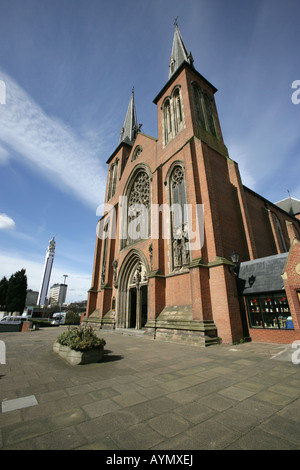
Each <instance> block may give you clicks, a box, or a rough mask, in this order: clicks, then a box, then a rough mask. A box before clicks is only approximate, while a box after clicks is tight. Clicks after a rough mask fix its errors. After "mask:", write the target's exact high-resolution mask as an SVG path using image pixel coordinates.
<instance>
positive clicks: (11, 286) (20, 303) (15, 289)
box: [6, 269, 27, 313]
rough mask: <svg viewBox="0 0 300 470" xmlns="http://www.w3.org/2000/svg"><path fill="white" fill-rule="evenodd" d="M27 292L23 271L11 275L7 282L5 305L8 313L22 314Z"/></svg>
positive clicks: (25, 277) (24, 272)
mask: <svg viewBox="0 0 300 470" xmlns="http://www.w3.org/2000/svg"><path fill="white" fill-rule="evenodd" d="M26 292H27V276H26V271H25V269H21V270H20V271H17V272H16V273H15V274H12V275H11V276H10V278H9V281H8V289H7V297H6V304H7V310H8V312H20V313H23V310H24V308H25V300H26Z"/></svg>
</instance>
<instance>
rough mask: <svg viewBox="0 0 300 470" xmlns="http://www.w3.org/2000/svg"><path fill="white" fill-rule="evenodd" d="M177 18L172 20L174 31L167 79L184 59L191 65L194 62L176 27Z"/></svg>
mask: <svg viewBox="0 0 300 470" xmlns="http://www.w3.org/2000/svg"><path fill="white" fill-rule="evenodd" d="M177 18H178V17H177ZM177 18H175V22H174V25H175V31H174V38H173V46H172V52H171V58H170V63H169V79H170V78H171V76H172V75H173V73H174V72H175V71H176V70H177V69H178V67H180V65H181V64H182V63H183V62H184V61H185V62H188V63H189V64H190V65H193V62H194V59H193V56H192V53H191V52H190V53H188V51H187V49H186V47H185V45H184V42H183V39H182V36H181V34H180V31H179V28H178V22H177Z"/></svg>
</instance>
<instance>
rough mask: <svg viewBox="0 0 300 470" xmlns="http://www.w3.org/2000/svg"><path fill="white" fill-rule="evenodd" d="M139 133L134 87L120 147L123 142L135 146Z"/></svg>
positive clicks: (122, 129)
mask: <svg viewBox="0 0 300 470" xmlns="http://www.w3.org/2000/svg"><path fill="white" fill-rule="evenodd" d="M137 131H138V125H137V118H136V110H135V104H134V87H133V88H132V92H131V97H130V101H129V105H128V108H127V113H126V117H125V121H124V124H123V126H122V128H121V132H120V140H119V145H120V143H121V142H125V143H126V144H130V145H133V143H134V141H135V138H136V135H137Z"/></svg>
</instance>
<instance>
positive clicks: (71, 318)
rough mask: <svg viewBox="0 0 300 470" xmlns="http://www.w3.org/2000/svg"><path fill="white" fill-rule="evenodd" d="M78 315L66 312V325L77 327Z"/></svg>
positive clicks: (78, 322)
mask: <svg viewBox="0 0 300 470" xmlns="http://www.w3.org/2000/svg"><path fill="white" fill-rule="evenodd" d="M79 324H80V315H79V314H78V313H74V312H70V311H69V312H67V314H66V325H79Z"/></svg>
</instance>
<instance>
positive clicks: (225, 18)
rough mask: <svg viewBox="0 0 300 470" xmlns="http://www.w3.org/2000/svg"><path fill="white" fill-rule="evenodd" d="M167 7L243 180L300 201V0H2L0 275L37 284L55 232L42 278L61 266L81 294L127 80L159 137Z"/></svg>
mask: <svg viewBox="0 0 300 470" xmlns="http://www.w3.org/2000/svg"><path fill="white" fill-rule="evenodd" d="M177 16H178V24H179V29H180V32H181V34H182V36H183V40H184V42H185V45H186V47H187V49H188V50H189V51H191V52H192V54H193V57H194V65H195V68H196V69H197V70H198V71H199V72H200V73H201V74H202V75H204V77H205V78H207V79H208V80H209V81H210V82H211V83H212V84H213V85H214V86H215V87H216V88H218V90H219V91H218V92H217V94H216V103H217V107H218V112H219V117H220V121H221V127H222V131H223V137H224V141H225V144H226V145H227V147H228V149H229V154H230V157H231V158H232V159H234V160H235V161H237V162H238V164H239V168H240V172H241V176H242V181H243V183H244V184H245V185H246V186H248V187H250V188H251V189H253V190H254V191H256V192H258V193H259V194H261V195H262V196H264V197H265V198H267V199H269V200H270V201H272V202H277V201H279V200H281V199H284V198H285V197H287V195H288V193H287V190H289V191H290V193H291V196H293V197H295V198H297V199H300V181H299V174H300V158H299V157H300V132H299V129H300V126H299V124H300V104H299V105H295V104H293V103H292V100H291V97H292V93H293V91H294V90H293V89H292V83H293V82H294V81H295V80H300V62H299V44H300V32H299V31H300V28H299V17H300V3H299V1H298V0H284V1H282V0H276V1H275V0H252V1H251V2H246V1H244V0H226V1H225V0H184V1H182V0H163V1H162V0H149V1H148V0H139V1H137V0H125V1H124V0H109V1H108V0H1V1H0V80H1V81H2V82H0V83H2V84H3V83H4V84H5V88H6V95H5V98H6V99H5V104H3V99H2V100H1V96H0V102H1V104H0V278H2V277H3V276H4V275H5V276H7V277H9V276H10V275H11V274H12V273H14V272H15V271H17V270H19V269H22V268H25V269H26V272H27V276H28V287H29V288H31V289H33V290H39V287H40V281H41V277H42V272H43V265H44V258H45V253H46V249H47V246H48V241H49V240H50V239H51V238H52V237H53V236H55V239H56V255H55V260H54V266H53V271H52V276H51V281H50V282H51V284H52V283H55V282H63V275H64V274H67V275H68V276H69V277H68V279H67V282H68V285H69V288H68V294H67V301H73V300H85V299H86V298H87V290H88V289H89V287H90V285H91V277H92V269H93V257H94V247H95V241H96V224H97V220H98V217H97V215H96V210H97V207H98V206H99V204H101V203H103V198H104V194H105V185H106V176H107V165H106V160H107V159H108V158H109V156H110V155H111V154H112V153H113V151H114V150H115V148H116V147H117V145H118V140H119V135H120V129H121V126H122V124H123V121H124V118H125V114H126V111H127V106H128V103H129V99H130V94H131V89H132V87H133V86H134V89H135V103H136V108H137V118H138V122H139V123H142V124H143V127H142V131H143V132H145V133H146V134H149V135H152V136H154V137H157V117H156V106H155V105H154V104H153V99H154V98H155V97H156V95H157V94H158V92H159V91H160V90H161V89H162V88H163V86H164V85H165V83H166V82H167V79H168V64H169V59H170V54H171V48H172V40H173V32H174V25H173V23H174V18H175V17H177Z"/></svg>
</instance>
